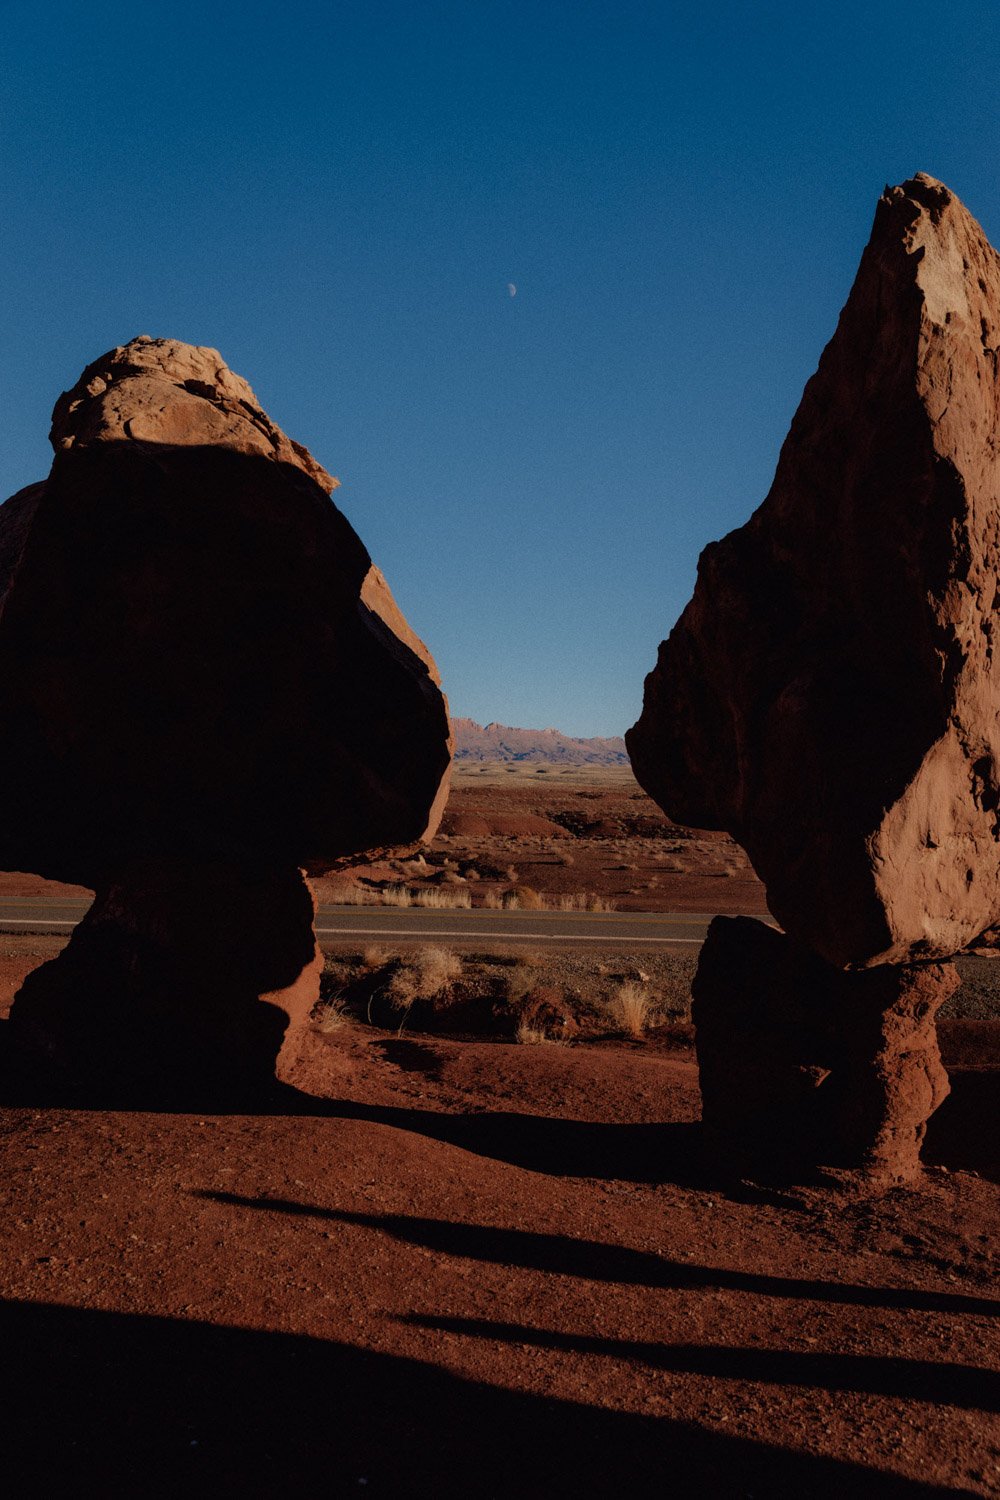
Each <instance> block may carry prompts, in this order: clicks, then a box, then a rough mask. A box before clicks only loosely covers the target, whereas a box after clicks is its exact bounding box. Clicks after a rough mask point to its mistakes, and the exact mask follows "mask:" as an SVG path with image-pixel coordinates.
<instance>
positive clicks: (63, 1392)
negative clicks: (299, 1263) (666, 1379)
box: [0, 1302, 940, 1500]
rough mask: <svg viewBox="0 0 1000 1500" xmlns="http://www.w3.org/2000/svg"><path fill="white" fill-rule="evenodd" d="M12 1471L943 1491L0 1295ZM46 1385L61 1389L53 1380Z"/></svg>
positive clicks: (149, 1478) (265, 1340)
mask: <svg viewBox="0 0 1000 1500" xmlns="http://www.w3.org/2000/svg"><path fill="white" fill-rule="evenodd" d="M0 1337H2V1339H3V1346H4V1354H5V1359H4V1368H3V1374H2V1375H0V1403H2V1410H3V1413H4V1424H5V1441H4V1477H5V1482H6V1484H7V1486H8V1487H9V1490H10V1493H12V1494H16V1495H18V1496H19V1497H20V1500H36V1497H37V1500H42V1497H45V1500H48V1497H50V1496H52V1495H65V1494H87V1493H91V1492H92V1490H93V1486H94V1484H95V1482H97V1483H99V1487H100V1490H101V1492H102V1493H104V1494H110V1495H127V1494H142V1495H144V1496H165V1497H166V1496H170V1497H171V1500H173V1497H175V1496H177V1495H179V1494H185V1495H187V1494H191V1495H213V1496H215V1495H278V1494H287V1493H296V1492H303V1493H306V1494H322V1495H324V1496H327V1495H329V1496H348V1495H350V1496H357V1495H358V1494H359V1493H360V1492H364V1493H367V1494H371V1495H383V1496H395V1495H407V1496H427V1497H431V1496H433V1497H435V1500H440V1497H451V1496H454V1497H456V1500H457V1497H459V1496H461V1497H462V1500H467V1497H468V1496H470V1495H489V1496H491V1497H494V1500H506V1497H511V1500H513V1497H515V1496H516V1497H518V1500H522V1497H526V1496H543V1495H544V1496H567V1497H568V1496H570V1495H588V1494H589V1495H611V1494H634V1495H641V1496H646V1495H648V1496H651V1497H652V1496H654V1495H660V1494H663V1493H664V1486H665V1485H666V1486H667V1487H668V1488H669V1490H670V1491H671V1492H672V1493H674V1494H700V1493H705V1494H710V1495H713V1496H722V1497H725V1496H734V1497H735V1496H741V1497H742V1496H745V1495H746V1494H747V1493H756V1494H760V1495H768V1496H787V1497H793V1496H794V1497H795V1500H798V1497H800V1496H802V1495H818V1496H830V1497H834V1496H836V1497H837V1500H840V1497H841V1496H842V1495H843V1494H845V1493H851V1492H854V1493H861V1494H865V1495H871V1496H877V1497H879V1500H882V1497H896V1496H898V1497H901V1500H902V1497H906V1500H915V1497H917V1496H924V1495H926V1496H930V1495H933V1494H938V1493H940V1491H939V1490H937V1489H936V1488H935V1487H933V1486H931V1485H928V1484H924V1483H922V1482H920V1481H919V1480H915V1479H907V1478H904V1477H901V1476H899V1475H893V1474H887V1473H885V1472H882V1471H879V1470H877V1469H875V1468H872V1467H869V1466H867V1465H864V1464H859V1463H852V1462H849V1461H844V1460H841V1459H836V1458H831V1457H825V1456H815V1455H810V1454H806V1453H802V1452H793V1451H790V1450H788V1449H785V1448H782V1447H780V1446H778V1445H777V1444H770V1443H765V1442H760V1441H756V1440H752V1439H749V1438H741V1437H736V1436H732V1437H729V1436H722V1435H721V1434H717V1433H711V1432H707V1431H705V1430H704V1429H703V1428H701V1427H699V1426H697V1425H696V1424H694V1423H691V1422H684V1421H678V1420H673V1419H671V1418H665V1417H660V1418H651V1417H646V1416H639V1415H636V1414H633V1413H630V1412H621V1411H611V1410H608V1409H607V1408H604V1407H597V1406H591V1405H588V1404H586V1403H585V1402H584V1401H582V1400H578V1401H568V1400H559V1399H555V1398H552V1397H544V1396H538V1395H533V1394H528V1393H526V1392H520V1391H513V1390H509V1389H505V1388H503V1387H501V1386H493V1385H489V1384H486V1383H485V1382H482V1381H477V1380H469V1379H465V1378H462V1377H460V1376H457V1375H454V1374H451V1373H448V1372H447V1371H445V1370H443V1369H441V1368H439V1367H437V1366H435V1365H434V1364H432V1363H430V1362H429V1361H423V1360H419V1359H412V1358H402V1357H398V1356H391V1355H386V1354H376V1353H371V1352H368V1351H366V1350H359V1349H356V1348H351V1347H348V1346H346V1345H344V1344H339V1343H334V1342H327V1341H324V1340H319V1339H314V1338H309V1337H304V1336H300V1335H294V1334H286V1333H272V1332H262V1331H257V1330H252V1329H238V1328H223V1327H216V1326H212V1325H209V1324H205V1323H197V1322H187V1321H182V1320H177V1319H170V1318H157V1317H147V1316H140V1315H136V1314H124V1313H117V1312H98V1311H93V1310H90V1309H87V1310H81V1309H78V1308H69V1307H60V1306H52V1305H48V1304H42V1303H13V1302H6V1303H3V1304H0ZM41 1392H44V1400H40V1399H39V1397H40V1393H41Z"/></svg>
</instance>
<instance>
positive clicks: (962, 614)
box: [626, 175, 1000, 965]
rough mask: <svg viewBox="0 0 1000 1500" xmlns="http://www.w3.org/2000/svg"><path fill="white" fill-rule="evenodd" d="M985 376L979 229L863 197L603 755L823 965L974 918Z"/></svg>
mask: <svg viewBox="0 0 1000 1500" xmlns="http://www.w3.org/2000/svg"><path fill="white" fill-rule="evenodd" d="M998 359H1000V257H998V256H997V254H996V252H995V251H994V250H993V249H992V247H991V246H990V244H989V243H988V241H987V239H986V237H985V235H984V233H983V231H982V229H981V228H980V227H979V225H978V224H977V223H976V222H975V220H974V219H973V218H972V217H971V215H970V214H969V213H968V212H967V211H966V209H965V208H964V207H963V206H962V204H961V203H960V202H959V201H958V199H957V198H956V197H955V196H954V195H953V194H952V193H951V192H949V191H948V189H947V188H946V187H944V186H942V184H941V183H939V182H935V181H934V180H933V179H931V178H929V177H926V176H923V175H920V176H917V177H915V178H913V179H912V180H911V181H909V182H906V183H904V184H903V185H902V186H901V187H895V188H889V189H887V190H886V192H885V193H884V195H883V197H882V199H881V201H880V202H879V205H878V209H877V212H876V216H875V225H874V229H873V231H872V236H871V240H870V242H869V244H868V247H867V249H866V250H865V252H864V255H863V257H862V260H861V265H860V269H859V271H858V275H857V279H856V281H855V283H854V287H853V289H852V291H851V294H850V298H849V300H848V302H847V305H846V306H845V308H844V310H843V313H842V314H841V317H840V322H839V324H838V327H837V331H836V333H835V334H834V337H833V339H832V340H831V342H830V343H829V345H828V346H827V348H826V350H825V351H824V353H823V357H822V359H821V360H820V364H819V368H818V370H817V372H816V374H815V375H814V376H813V378H812V379H811V380H810V382H809V384H808V385H807V386H806V390H805V394H804V396H803V398H802V402H801V405H800V407H799V410H798V412H797V413H796V415H795V419H794V421H793V423H792V426H791V430H790V432H789V435H788V437H787V439H786V441H785V444H784V447H783V448H782V451H781V457H780V460H779V463H778V468H777V473H776V475H775V479H774V483H773V485H772V488H771V491H770V493H769V494H768V496H767V498H766V500H765V501H764V503H763V504H762V505H761V507H760V508H759V510H757V511H756V512H755V514H754V515H753V516H752V517H751V518H750V520H749V521H748V522H747V523H746V525H745V526H743V527H741V528H740V529H739V530H738V531H734V532H732V533H731V534H730V535H729V536H727V537H726V538H725V539H724V540H723V541H721V542H717V543H715V544H713V545H711V546H709V547H707V548H706V550H705V552H704V553H703V554H702V557H701V561H700V563H699V568H698V583H697V587H696V589H695V593H694V597H693V598H692V600H691V602H690V604H688V606H687V608H686V609H685V611H684V613H683V614H682V615H681V617H680V620H679V621H678V623H677V625H676V626H675V627H674V630H673V631H672V633H671V635H670V638H669V639H668V640H667V641H666V642H664V644H663V645H662V646H661V647H660V653H659V659H658V661H657V664H656V667H655V668H654V670H653V672H652V673H651V674H650V676H649V677H648V678H647V679H646V691H645V700H644V706H643V712H642V716H641V718H640V719H639V722H638V723H637V724H636V725H635V726H634V728H633V729H632V730H631V731H630V732H629V734H628V735H627V737H626V738H627V743H628V749H629V753H630V756H631V759H632V764H633V767H634V769H635V774H636V776H637V777H638V779H639V781H640V782H641V784H642V785H643V786H644V787H645V788H646V789H647V791H649V792H650V794H651V795H652V796H653V797H655V799H656V800H657V801H658V802H659V803H660V805H661V806H662V807H663V808H664V809H665V811H666V812H667V813H668V814H669V815H670V816H671V817H673V818H675V819H677V820H678V821H680V822H685V823H689V824H694V825H696V826H700V827H709V828H724V829H726V830H727V831H728V832H729V833H731V834H732V835H733V837H734V838H736V839H737V840H738V841H739V842H740V843H741V844H742V845H743V846H744V848H745V849H746V850H747V852H748V854H749V856H750V858H751V860H752V862H753V865H754V867H755V869H756V870H757V871H758V873H759V874H760V876H761V878H762V879H763V880H764V881H765V883H766V885H767V893H768V904H769V905H770V908H771V910H772V911H773V912H774V914H775V916H776V917H777V918H778V920H779V921H780V922H781V923H782V925H783V926H784V927H785V928H786V929H787V930H788V931H789V932H790V933H793V934H794V935H795V937H796V938H798V939H800V940H801V941H803V942H805V943H806V944H808V945H809V946H810V947H811V948H813V949H814V950H815V952H816V953H818V954H820V955H822V956H823V957H824V958H826V959H828V960H829V961H830V962H831V963H834V964H837V965H848V964H850V965H868V964H873V963H885V962H893V963H901V962H905V961H907V960H911V959H927V958H938V957H947V956H948V955H950V954H952V953H955V952H956V951H957V950H959V949H961V948H963V947H964V946H966V945H967V944H969V943H971V942H972V941H974V940H975V939H976V938H978V937H979V936H980V935H981V934H982V933H983V932H984V931H986V930H987V929H989V928H991V927H993V926H994V925H996V924H997V923H1000V815H998V807H1000V712H998V710H1000V660H995V659H994V643H995V636H996V631H997V621H998V618H1000V616H998V614H997V606H998V602H1000V462H998V457H997V454H998V442H1000V379H998Z"/></svg>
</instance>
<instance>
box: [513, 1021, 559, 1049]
mask: <svg viewBox="0 0 1000 1500" xmlns="http://www.w3.org/2000/svg"><path fill="white" fill-rule="evenodd" d="M515 1035H516V1037H517V1040H518V1041H519V1042H521V1043H522V1045H524V1046H538V1045H540V1044H541V1043H543V1042H548V1043H549V1044H550V1045H551V1046H558V1045H559V1042H560V1040H561V1038H559V1037H554V1036H550V1035H549V1033H548V1032H547V1031H540V1030H539V1029H538V1027H537V1026H531V1025H529V1024H528V1022H527V1021H521V1022H520V1024H519V1025H518V1028H517V1031H516V1033H515Z"/></svg>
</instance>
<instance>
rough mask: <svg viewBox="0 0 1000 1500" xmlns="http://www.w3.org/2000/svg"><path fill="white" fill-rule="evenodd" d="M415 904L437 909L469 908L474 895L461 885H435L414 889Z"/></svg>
mask: <svg viewBox="0 0 1000 1500" xmlns="http://www.w3.org/2000/svg"><path fill="white" fill-rule="evenodd" d="M413 905H414V906H425V907H429V908H432V909H433V910H435V911H439V910H444V909H445V908H448V909H453V908H461V907H465V908H468V907H470V906H471V905H472V895H471V893H470V892H469V891H467V890H464V889H462V888H461V887H456V886H434V887H432V888H431V889H430V890H426V891H414V892H413Z"/></svg>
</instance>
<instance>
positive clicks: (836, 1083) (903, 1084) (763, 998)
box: [692, 917, 959, 1187]
mask: <svg viewBox="0 0 1000 1500" xmlns="http://www.w3.org/2000/svg"><path fill="white" fill-rule="evenodd" d="M958 983H959V976H958V973H957V971H956V970H955V968H954V966H953V965H951V964H939V963H938V964H905V965H898V966H897V965H882V966H880V967H877V968H872V969H865V970H861V971H854V972H847V971H844V970H842V969H837V968H834V967H833V966H832V965H831V964H828V963H826V962H825V961H824V960H823V959H820V958H817V957H816V956H815V954H813V953H811V952H809V950H807V949H805V948H803V947H801V946H800V945H799V944H797V943H795V942H794V941H793V940H792V939H791V938H788V937H786V936H785V935H784V934H783V933H780V932H777V931H775V930H774V929H773V928H771V927H767V926H765V925H764V924H763V923H762V922H757V921H754V920H752V919H750V918H746V917H735V918H733V917H716V919H715V920H714V921H713V923H712V925H711V927H710V928H709V932H708V938H707V940H706V942H705V945H704V947H703V948H702V950H701V957H700V959H699V963H698V971H697V973H696V975H695V979H694V983H693V986H692V992H693V995H694V1006H693V1015H694V1022H695V1027H696V1043H697V1051H698V1068H699V1073H700V1081H701V1094H702V1119H703V1126H704V1131H705V1137H706V1142H707V1144H708V1148H709V1150H710V1152H711V1153H712V1155H713V1156H714V1157H715V1159H716V1160H717V1161H719V1162H721V1163H722V1164H724V1165H725V1166H726V1168H727V1169H732V1170H733V1171H734V1172H735V1173H737V1174H738V1175H751V1176H754V1177H757V1178H758V1179H762V1180H769V1181H776V1180H784V1181H800V1182H801V1181H804V1180H808V1179H815V1178H822V1177H824V1176H827V1177H828V1178H829V1179H830V1180H834V1179H840V1180H842V1181H843V1180H847V1181H848V1182H851V1183H858V1184H860V1183H865V1184H867V1185H868V1186H870V1187H881V1186H885V1187H888V1186H890V1185H892V1184H893V1183H897V1182H905V1181H908V1180H910V1179H911V1178H913V1177H914V1176H915V1175H916V1174H917V1173H918V1171H919V1169H920V1147H921V1143H922V1141H923V1138H924V1134H925V1131H926V1125H927V1120H928V1118H929V1117H930V1115H931V1114H933V1112H934V1110H935V1109H937V1107H938V1105H939V1104H940V1103H941V1102H942V1100H943V1099H944V1098H945V1097H946V1095H947V1093H948V1076H947V1074H946V1073H945V1071H944V1068H943V1067H942V1064H941V1058H940V1054H939V1052H938V1045H937V1034H936V1029H935V1022H934V1017H935V1014H936V1012H937V1010H938V1008H939V1006H940V1005H941V1004H942V1002H943V1001H944V1000H946V999H947V997H948V996H949V995H950V994H951V993H952V991H953V990H955V989H956V988H957V986H958Z"/></svg>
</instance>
